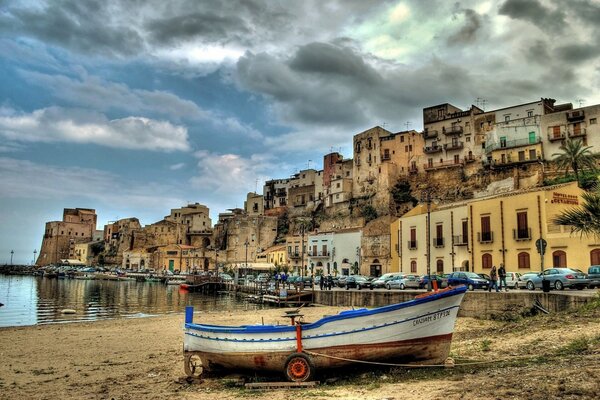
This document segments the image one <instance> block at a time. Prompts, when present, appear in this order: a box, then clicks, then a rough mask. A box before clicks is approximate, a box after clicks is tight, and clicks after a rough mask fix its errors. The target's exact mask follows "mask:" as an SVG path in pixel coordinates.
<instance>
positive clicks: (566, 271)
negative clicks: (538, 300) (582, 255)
mask: <svg viewBox="0 0 600 400" xmlns="http://www.w3.org/2000/svg"><path fill="white" fill-rule="evenodd" d="M543 280H548V281H550V287H551V288H554V289H556V290H563V289H564V288H576V289H578V290H581V289H583V288H585V287H586V286H588V285H589V284H590V280H589V278H588V277H587V275H586V274H585V273H583V272H582V271H580V270H578V269H576V268H550V269H547V270H545V271H544V273H543V274H541V273H539V274H536V275H529V276H528V277H527V282H526V287H527V289H529V290H535V289H536V288H538V289H541V288H542V281H543Z"/></svg>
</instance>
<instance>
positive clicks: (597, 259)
mask: <svg viewBox="0 0 600 400" xmlns="http://www.w3.org/2000/svg"><path fill="white" fill-rule="evenodd" d="M590 265H600V249H594V250H592V251H590Z"/></svg>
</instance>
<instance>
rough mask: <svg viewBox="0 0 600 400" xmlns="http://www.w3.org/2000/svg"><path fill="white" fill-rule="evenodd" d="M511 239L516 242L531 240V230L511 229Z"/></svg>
mask: <svg viewBox="0 0 600 400" xmlns="http://www.w3.org/2000/svg"><path fill="white" fill-rule="evenodd" d="M513 239H515V240H517V241H519V240H531V228H525V229H513Z"/></svg>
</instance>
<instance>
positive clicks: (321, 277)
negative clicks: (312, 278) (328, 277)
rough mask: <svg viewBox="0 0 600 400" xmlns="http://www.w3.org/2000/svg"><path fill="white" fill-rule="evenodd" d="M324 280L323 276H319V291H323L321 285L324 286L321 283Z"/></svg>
mask: <svg viewBox="0 0 600 400" xmlns="http://www.w3.org/2000/svg"><path fill="white" fill-rule="evenodd" d="M324 280H325V275H321V276H319V289H321V290H323V285H324V284H325V282H323V281H324Z"/></svg>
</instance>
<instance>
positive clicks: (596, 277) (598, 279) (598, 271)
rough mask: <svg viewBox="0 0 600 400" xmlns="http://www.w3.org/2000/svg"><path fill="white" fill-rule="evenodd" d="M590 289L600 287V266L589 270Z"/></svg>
mask: <svg viewBox="0 0 600 400" xmlns="http://www.w3.org/2000/svg"><path fill="white" fill-rule="evenodd" d="M588 278H589V280H590V285H589V288H590V289H593V288H595V287H597V288H598V287H600V265H592V266H591V267H589V268H588Z"/></svg>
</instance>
